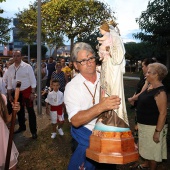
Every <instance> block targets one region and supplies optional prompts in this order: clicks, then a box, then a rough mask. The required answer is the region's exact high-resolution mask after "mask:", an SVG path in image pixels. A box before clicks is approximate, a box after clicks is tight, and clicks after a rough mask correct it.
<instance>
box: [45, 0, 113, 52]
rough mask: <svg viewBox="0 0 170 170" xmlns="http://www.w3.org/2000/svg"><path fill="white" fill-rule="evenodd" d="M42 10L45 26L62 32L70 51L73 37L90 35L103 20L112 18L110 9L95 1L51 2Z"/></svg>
mask: <svg viewBox="0 0 170 170" xmlns="http://www.w3.org/2000/svg"><path fill="white" fill-rule="evenodd" d="M42 9H43V12H42V15H43V19H44V21H45V25H46V26H47V27H48V29H50V28H54V30H60V31H61V32H63V33H64V34H65V35H66V36H67V37H68V38H69V39H70V40H71V49H72V46H73V43H74V39H75V37H77V36H78V35H79V36H81V35H82V34H85V33H86V34H88V35H90V34H91V32H92V31H94V30H95V29H96V27H97V26H99V25H100V24H101V22H102V21H103V20H105V19H108V18H111V17H112V11H111V9H110V8H109V7H108V6H107V5H106V4H104V3H103V2H100V1H97V0H91V1H86V0H74V1H70V0H58V1H56V0H51V1H50V2H49V3H46V4H45V5H44V6H43V7H42ZM49 9H50V10H49Z"/></svg>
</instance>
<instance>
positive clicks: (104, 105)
mask: <svg viewBox="0 0 170 170" xmlns="http://www.w3.org/2000/svg"><path fill="white" fill-rule="evenodd" d="M107 50H108V49H107ZM107 55H108V54H107ZM71 57H72V61H70V62H69V65H68V66H67V65H66V64H65V59H64V58H62V59H61V60H60V61H54V59H53V57H50V58H49V61H48V63H42V75H43V76H42V81H43V86H44V87H43V88H44V89H43V91H42V95H43V96H45V102H46V113H47V114H49V115H50V118H51V123H52V134H51V138H52V139H54V138H55V137H56V135H57V132H56V130H57V131H58V133H59V135H64V132H63V130H62V127H63V124H64V114H65V113H66V112H67V114H68V119H69V121H70V123H71V135H72V137H73V140H74V142H75V143H76V145H75V148H74V152H73V154H72V157H71V159H70V163H69V165H68V169H69V170H72V169H80V168H85V169H89V170H93V169H94V170H95V169H107V170H109V169H112V170H114V169H116V165H114V164H112V165H110V164H107V165H106V164H100V163H96V162H95V161H93V160H90V159H88V158H87V157H86V156H85V152H86V149H87V148H88V146H89V137H90V135H91V134H92V131H93V128H94V126H95V122H96V120H97V118H98V116H99V115H100V114H101V113H103V112H105V111H108V110H113V109H118V108H119V107H120V103H121V98H120V96H118V95H111V96H108V97H105V96H104V97H101V98H100V71H98V70H97V65H96V60H97V58H96V54H95V52H94V50H93V49H92V47H91V46H90V45H89V44H87V43H83V42H80V43H76V44H75V45H74V48H73V50H72V56H71ZM101 60H102V57H101ZM142 70H143V76H142V78H141V80H140V82H139V83H138V85H137V91H136V93H135V94H134V96H132V97H131V98H129V99H128V101H129V102H130V104H131V105H135V108H136V127H135V129H136V130H138V149H139V154H140V156H141V157H143V158H144V159H145V161H146V164H145V167H146V168H150V170H156V167H157V163H158V162H161V161H162V160H163V159H167V148H166V134H167V122H166V115H167V94H166V89H165V87H164V85H163V84H162V80H163V79H164V78H165V77H166V75H167V73H168V71H167V68H166V66H165V65H163V64H161V63H159V62H155V61H149V59H145V60H143V62H142ZM0 71H1V72H2V77H1V79H0V91H1V96H7V105H6V106H5V101H6V100H5V97H0V107H1V110H2V111H1V114H0V123H1V124H0V125H1V126H2V125H3V126H4V125H5V123H6V119H5V116H4V114H6V115H7V113H9V114H10V113H12V110H13V109H15V110H17V118H18V122H19V128H18V129H17V130H16V131H15V132H14V133H15V134H16V133H21V132H23V131H25V130H26V124H25V108H26V109H27V111H28V119H29V120H28V121H29V128H30V132H31V135H32V138H33V139H36V138H37V137H38V136H37V121H36V114H35V111H34V99H35V97H36V95H35V94H36V75H37V73H36V64H33V65H30V64H28V63H25V62H24V61H22V54H21V52H20V51H14V52H13V58H12V59H10V60H9V61H8V62H7V66H6V68H5V69H2V68H1V70H0ZM18 81H20V82H21V87H20V96H19V100H18V104H16V105H14V104H13V101H14V92H15V88H16V83H17V82H18ZM3 94H4V95H3ZM3 111H4V113H3ZM0 130H2V129H0ZM4 132H5V134H7V130H5V131H4ZM6 136H7V135H4V136H3V137H4V138H7V137H6ZM146 143H147V144H146ZM13 147H14V152H15V154H17V156H16V157H15V158H16V161H15V163H14V165H12V166H11V168H12V167H15V164H16V162H17V157H18V152H17V149H16V148H15V146H13ZM11 159H12V158H11ZM0 160H1V159H0ZM11 161H12V160H11ZM0 163H1V164H0V167H1V166H2V167H3V166H4V161H3V163H2V162H0ZM132 168H141V165H140V166H139V164H138V165H135V167H132ZM142 168H143V166H142Z"/></svg>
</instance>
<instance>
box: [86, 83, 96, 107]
mask: <svg viewBox="0 0 170 170" xmlns="http://www.w3.org/2000/svg"><path fill="white" fill-rule="evenodd" d="M84 85H85V87H86V88H87V90H88V91H89V93H90V95H91V96H92V99H93V100H92V103H93V105H94V104H95V95H96V90H97V85H98V82H97V84H96V87H95V91H94V95H93V94H92V93H91V91H90V89H89V88H88V86H87V85H86V83H85V82H84Z"/></svg>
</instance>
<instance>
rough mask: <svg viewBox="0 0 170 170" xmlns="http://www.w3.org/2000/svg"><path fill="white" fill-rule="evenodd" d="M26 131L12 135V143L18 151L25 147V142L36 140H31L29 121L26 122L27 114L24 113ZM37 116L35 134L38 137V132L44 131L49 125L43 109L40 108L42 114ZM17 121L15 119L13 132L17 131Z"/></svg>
mask: <svg viewBox="0 0 170 170" xmlns="http://www.w3.org/2000/svg"><path fill="white" fill-rule="evenodd" d="M34 109H35V112H37V106H36V105H35V107H34ZM25 116H26V119H27V120H26V131H24V132H21V133H18V134H14V142H15V145H16V147H17V149H18V150H20V149H21V147H22V146H23V145H25V143H26V142H29V141H30V140H36V139H32V134H31V132H30V130H29V120H28V113H27V111H26V114H25ZM36 116H37V134H38V135H39V132H40V131H42V130H43V129H45V128H46V127H47V126H48V125H49V124H51V121H50V116H49V115H47V114H46V112H45V107H43V106H42V114H36ZM18 127H19V126H18V121H17V117H16V125H15V130H17V129H18Z"/></svg>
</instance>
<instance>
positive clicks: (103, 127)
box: [94, 122, 130, 132]
mask: <svg viewBox="0 0 170 170" xmlns="http://www.w3.org/2000/svg"><path fill="white" fill-rule="evenodd" d="M94 130H99V131H103V132H127V131H129V130H130V129H129V128H122V127H115V126H108V125H105V124H103V123H102V122H97V123H96V125H95V127H94Z"/></svg>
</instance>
